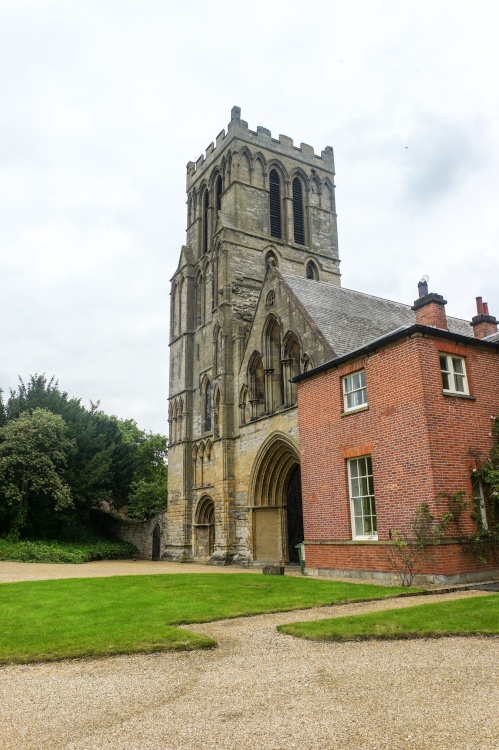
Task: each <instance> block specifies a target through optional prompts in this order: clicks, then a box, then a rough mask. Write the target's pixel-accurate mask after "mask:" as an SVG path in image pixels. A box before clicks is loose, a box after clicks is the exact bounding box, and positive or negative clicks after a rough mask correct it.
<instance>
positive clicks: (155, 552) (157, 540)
mask: <svg viewBox="0 0 499 750" xmlns="http://www.w3.org/2000/svg"><path fill="white" fill-rule="evenodd" d="M160 557H161V529H160V527H159V523H157V524H156V526H155V527H154V531H153V532H152V559H153V560H159V558H160Z"/></svg>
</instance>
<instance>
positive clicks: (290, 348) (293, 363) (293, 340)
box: [282, 331, 302, 406]
mask: <svg viewBox="0 0 499 750" xmlns="http://www.w3.org/2000/svg"><path fill="white" fill-rule="evenodd" d="M282 346H283V381H284V401H285V403H286V406H293V404H296V402H297V386H296V383H293V382H292V379H293V378H295V377H296V376H297V375H299V374H300V372H301V352H302V345H301V342H300V337H299V336H298V334H296V333H295V332H294V331H288V332H287V333H286V335H285V337H284V339H283V342H282Z"/></svg>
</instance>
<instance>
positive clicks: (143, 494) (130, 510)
mask: <svg viewBox="0 0 499 750" xmlns="http://www.w3.org/2000/svg"><path fill="white" fill-rule="evenodd" d="M119 427H120V430H121V434H122V437H123V441H124V443H125V444H126V445H128V446H133V447H134V467H133V475H132V481H131V485H130V494H129V496H128V500H127V515H128V516H129V517H130V518H136V519H140V520H142V519H147V518H152V516H154V515H156V514H157V513H160V512H161V511H163V510H165V509H166V504H167V498H168V466H167V463H166V459H167V456H168V439H167V438H166V437H164V436H163V435H158V434H154V433H152V432H149V433H146V432H144V431H142V430H140V429H139V427H138V426H137V424H136V423H135V422H134V421H133V420H131V419H127V420H121V421H120V422H119Z"/></svg>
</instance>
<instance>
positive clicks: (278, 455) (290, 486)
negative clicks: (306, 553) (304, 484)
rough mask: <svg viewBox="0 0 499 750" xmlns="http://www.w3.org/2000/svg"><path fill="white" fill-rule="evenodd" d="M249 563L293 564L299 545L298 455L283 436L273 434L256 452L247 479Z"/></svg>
mask: <svg viewBox="0 0 499 750" xmlns="http://www.w3.org/2000/svg"><path fill="white" fill-rule="evenodd" d="M250 507H251V515H252V523H251V531H252V539H253V544H252V548H253V559H254V560H259V561H262V562H263V561H283V562H297V561H298V552H297V550H296V544H298V542H302V541H303V515H302V500H301V479H300V454H299V450H298V446H297V445H296V443H295V442H294V441H293V440H291V439H290V438H289V437H288V436H287V435H284V434H282V433H274V435H271V436H270V437H269V438H268V439H267V440H266V441H265V443H264V444H263V445H262V447H261V448H260V450H259V452H258V455H257V457H256V459H255V463H254V466H253V471H252V475H251V479H250Z"/></svg>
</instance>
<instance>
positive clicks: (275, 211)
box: [269, 169, 282, 237]
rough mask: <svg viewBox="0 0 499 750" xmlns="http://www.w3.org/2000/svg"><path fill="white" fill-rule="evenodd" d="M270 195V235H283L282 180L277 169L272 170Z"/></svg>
mask: <svg viewBox="0 0 499 750" xmlns="http://www.w3.org/2000/svg"><path fill="white" fill-rule="evenodd" d="M269 197H270V235H271V237H282V231H281V180H280V177H279V173H278V171H277V170H276V169H271V170H270V175H269Z"/></svg>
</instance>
